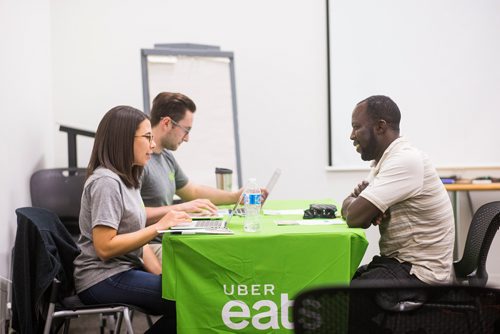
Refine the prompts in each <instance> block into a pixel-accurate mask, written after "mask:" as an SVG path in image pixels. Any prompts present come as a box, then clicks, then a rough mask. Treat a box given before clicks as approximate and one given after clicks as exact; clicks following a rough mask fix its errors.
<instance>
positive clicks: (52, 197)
mask: <svg viewBox="0 0 500 334" xmlns="http://www.w3.org/2000/svg"><path fill="white" fill-rule="evenodd" d="M85 178H86V170H85V169H84V168H52V169H42V170H39V171H36V172H35V173H33V175H32V176H31V179H30V192H31V204H32V206H34V207H39V208H45V209H47V210H50V211H52V212H54V213H55V214H57V215H58V216H59V219H61V221H62V223H63V224H64V226H65V227H66V229H67V230H68V231H69V233H70V234H71V235H72V236H73V239H75V240H76V239H77V238H78V236H79V235H80V227H79V224H78V217H79V214H80V202H81V197H82V192H83V186H84V184H85Z"/></svg>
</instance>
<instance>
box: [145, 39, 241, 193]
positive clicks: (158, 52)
mask: <svg viewBox="0 0 500 334" xmlns="http://www.w3.org/2000/svg"><path fill="white" fill-rule="evenodd" d="M152 55H153V56H186V57H207V58H211V57H217V58H227V60H228V64H229V73H230V82H231V99H232V101H231V105H232V110H233V129H234V140H235V150H236V152H235V154H236V169H237V173H236V174H237V180H238V187H239V188H241V187H242V186H243V182H242V173H241V154H240V139H239V138H240V137H239V126H238V112H237V110H238V109H237V103H236V83H235V82H236V77H235V70H234V53H233V52H230V51H221V50H220V47H219V46H215V45H205V44H191V43H172V44H155V45H154V49H141V72H142V93H143V94H142V95H143V103H144V113H146V114H147V115H149V114H150V112H151V110H150V101H151V95H150V87H149V73H148V56H152Z"/></svg>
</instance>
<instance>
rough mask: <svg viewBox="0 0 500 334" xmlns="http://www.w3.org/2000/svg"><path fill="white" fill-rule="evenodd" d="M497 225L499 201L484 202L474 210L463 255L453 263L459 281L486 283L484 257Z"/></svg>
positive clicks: (499, 223) (476, 283) (486, 256)
mask: <svg viewBox="0 0 500 334" xmlns="http://www.w3.org/2000/svg"><path fill="white" fill-rule="evenodd" d="M499 226H500V201H495V202H490V203H487V204H484V205H483V206H481V207H480V208H479V209H478V210H477V211H476V213H475V214H474V216H473V217H472V222H471V224H470V227H469V232H468V233H467V240H466V241H465V247H464V252H463V256H462V258H461V259H460V261H458V262H456V263H455V264H454V268H455V275H456V277H457V279H458V280H459V281H468V282H469V284H470V285H476V286H485V285H486V282H487V281H488V273H487V272H486V259H487V258H488V252H489V250H490V246H491V243H492V242H493V238H494V237H495V234H496V233H497V231H498V228H499Z"/></svg>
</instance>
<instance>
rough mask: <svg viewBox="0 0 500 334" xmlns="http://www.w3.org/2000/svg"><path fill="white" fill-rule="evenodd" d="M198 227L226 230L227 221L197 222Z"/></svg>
mask: <svg viewBox="0 0 500 334" xmlns="http://www.w3.org/2000/svg"><path fill="white" fill-rule="evenodd" d="M196 227H200V228H224V227H226V226H225V221H223V220H196Z"/></svg>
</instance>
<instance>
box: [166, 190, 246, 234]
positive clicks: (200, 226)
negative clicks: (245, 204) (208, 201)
mask: <svg viewBox="0 0 500 334" xmlns="http://www.w3.org/2000/svg"><path fill="white" fill-rule="evenodd" d="M240 201H241V197H240V199H239V200H238V202H236V204H235V205H234V207H233V209H232V210H231V211H230V213H229V216H228V218H227V220H223V219H214V218H213V217H210V218H212V219H193V220H192V221H190V222H185V223H181V224H178V225H175V226H172V227H171V228H170V229H168V230H159V231H158V232H159V233H172V234H234V232H233V231H231V230H230V229H229V228H227V225H228V224H229V222H230V221H231V219H232V218H233V216H234V212H235V209H236V207H237V206H238V203H239V202H240Z"/></svg>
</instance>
